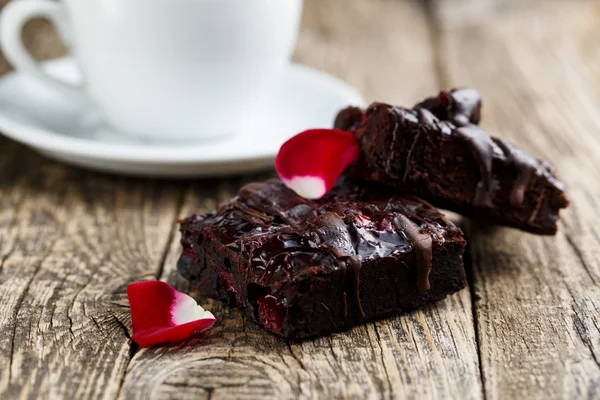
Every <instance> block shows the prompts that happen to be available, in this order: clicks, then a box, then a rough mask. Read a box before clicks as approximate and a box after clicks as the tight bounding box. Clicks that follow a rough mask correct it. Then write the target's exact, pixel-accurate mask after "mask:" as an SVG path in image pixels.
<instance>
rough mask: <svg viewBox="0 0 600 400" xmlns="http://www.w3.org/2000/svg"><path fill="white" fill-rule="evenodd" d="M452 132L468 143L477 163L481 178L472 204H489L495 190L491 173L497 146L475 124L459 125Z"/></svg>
mask: <svg viewBox="0 0 600 400" xmlns="http://www.w3.org/2000/svg"><path fill="white" fill-rule="evenodd" d="M454 134H456V135H457V136H459V137H461V138H463V139H464V140H465V141H466V142H467V143H468V144H469V148H470V149H471V151H472V152H473V155H474V156H475V159H476V160H477V164H478V165H479V174H480V176H481V178H480V181H479V183H478V184H477V190H476V192H475V199H474V200H473V204H474V205H476V206H484V205H486V206H491V205H492V204H491V198H492V196H493V191H494V190H495V187H494V181H493V175H492V162H493V160H494V153H495V152H496V151H497V149H498V146H496V144H495V143H494V141H493V140H492V138H491V137H490V136H489V135H488V134H487V133H486V132H485V131H484V130H483V129H481V128H480V127H478V126H477V125H473V124H467V125H464V126H461V127H460V128H458V129H456V130H455V131H454Z"/></svg>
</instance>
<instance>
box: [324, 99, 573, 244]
mask: <svg viewBox="0 0 600 400" xmlns="http://www.w3.org/2000/svg"><path fill="white" fill-rule="evenodd" d="M480 116H481V97H480V96H479V93H477V91H475V90H474V89H455V90H452V91H449V92H446V91H443V92H441V93H440V95H439V96H437V97H432V98H429V99H426V100H425V101H423V102H421V103H419V104H417V105H416V106H415V107H414V108H412V109H407V108H401V107H394V106H391V105H388V104H383V103H373V104H372V105H371V106H370V107H369V108H368V109H367V110H366V112H363V111H362V110H360V109H357V108H355V107H350V108H348V109H345V110H342V111H341V112H340V113H339V115H338V116H337V118H336V121H335V127H336V128H337V129H343V130H348V131H351V132H355V133H356V135H357V136H358V137H359V139H360V141H361V144H362V149H363V151H362V159H361V160H360V162H359V164H358V166H357V168H355V169H354V173H355V174H356V175H358V176H360V177H361V178H363V179H366V180H369V181H374V182H381V183H385V184H387V185H391V186H394V187H396V188H399V189H402V190H406V191H410V192H411V193H414V194H417V195H419V196H422V197H423V198H425V199H426V200H428V201H430V202H431V203H433V204H434V205H436V206H438V207H441V208H445V209H449V210H452V211H455V212H458V213H461V214H463V215H467V216H470V217H473V218H477V219H479V220H487V221H489V222H491V223H495V224H500V225H507V226H512V227H515V228H519V229H522V230H524V231H529V232H533V233H538V234H548V235H553V234H555V233H556V230H557V221H558V218H559V211H560V210H561V209H562V208H565V207H567V206H568V204H569V202H568V200H567V197H566V195H565V193H564V186H563V184H562V183H561V182H559V181H558V179H557V178H556V173H555V172H554V169H553V168H552V167H551V166H550V165H549V164H548V163H547V162H545V161H543V160H539V159H536V158H535V157H533V156H532V155H530V154H529V153H527V152H525V151H523V150H521V149H519V148H517V147H516V146H514V145H512V144H510V143H509V142H506V141H504V140H502V139H498V138H494V137H490V136H489V135H488V134H487V133H486V132H485V131H483V130H482V129H481V128H480V127H479V126H477V124H478V123H479V120H480Z"/></svg>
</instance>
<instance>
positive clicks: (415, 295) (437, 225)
mask: <svg viewBox="0 0 600 400" xmlns="http://www.w3.org/2000/svg"><path fill="white" fill-rule="evenodd" d="M181 232H182V239H181V243H182V245H183V253H182V255H181V258H180V260H179V263H178V269H179V272H180V273H181V274H182V275H183V276H184V277H185V278H187V279H188V280H189V281H190V282H191V284H192V286H193V287H194V289H195V290H196V291H198V292H199V293H200V294H201V295H205V296H209V297H213V298H217V299H220V300H223V301H226V302H228V303H229V304H230V305H237V306H238V307H240V308H241V309H243V310H245V314H246V317H247V318H248V319H250V320H252V321H254V322H256V323H257V324H259V325H260V326H262V327H263V328H264V329H266V330H267V331H269V332H271V333H273V334H276V335H279V336H282V337H285V338H289V339H302V338H307V337H312V336H318V335H323V334H327V333H330V332H334V331H339V330H342V329H346V328H348V327H351V326H353V325H356V324H360V323H362V322H364V321H369V320H373V319H376V318H381V317H385V316H388V315H392V314H396V313H399V312H401V311H404V310H410V309H413V308H415V307H419V306H421V305H423V304H426V303H429V302H432V301H436V300H440V299H442V298H444V297H445V296H447V295H449V294H451V293H454V292H456V291H458V290H460V289H462V288H463V287H465V285H466V281H465V272H464V267H463V260H462V254H463V251H464V247H465V240H464V238H463V233H462V231H461V230H460V229H459V228H457V227H456V226H454V225H453V224H452V223H451V222H450V221H448V220H447V219H446V218H445V217H444V216H443V215H442V214H440V213H439V212H438V211H437V210H436V209H435V208H433V207H432V206H431V205H430V204H428V203H426V202H424V201H423V200H420V199H418V198H416V197H412V196H401V195H396V194H394V193H390V192H388V191H386V190H384V189H381V188H380V187H375V186H372V185H365V184H361V185H357V184H355V183H354V182H352V181H349V180H347V179H342V180H341V181H340V182H338V184H337V185H336V187H335V188H334V189H333V190H332V191H331V192H330V193H329V194H328V195H327V196H325V197H324V198H323V199H320V200H316V201H311V200H306V199H304V198H301V197H299V196H298V195H296V194H295V193H294V192H292V191H291V190H289V189H288V188H286V187H285V186H284V185H283V183H282V182H281V181H279V180H269V181H267V182H262V183H252V184H249V185H246V186H244V187H243V188H242V189H241V190H240V192H239V194H238V195H237V196H236V197H234V198H233V199H232V200H230V201H229V202H227V203H225V204H222V205H221V206H220V207H219V208H218V210H217V211H216V212H212V213H208V214H204V215H194V216H191V217H189V218H187V219H185V220H184V221H183V222H182V224H181Z"/></svg>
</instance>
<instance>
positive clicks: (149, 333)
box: [127, 281, 215, 347]
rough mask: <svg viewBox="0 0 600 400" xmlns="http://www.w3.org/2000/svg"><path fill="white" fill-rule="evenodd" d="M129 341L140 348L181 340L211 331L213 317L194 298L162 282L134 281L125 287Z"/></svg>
mask: <svg viewBox="0 0 600 400" xmlns="http://www.w3.org/2000/svg"><path fill="white" fill-rule="evenodd" d="M127 297H128V298H129V305H130V307H131V323H132V326H133V334H132V336H131V339H132V340H133V341H134V342H136V343H137V344H139V345H140V346H142V347H148V346H152V345H155V344H159V343H165V342H174V341H180V340H183V339H185V338H187V337H189V336H190V335H192V334H193V333H194V332H196V331H201V330H204V329H207V328H210V327H211V326H212V325H213V324H214V323H215V317H214V316H213V315H212V313H210V312H209V311H205V310H204V309H203V308H202V307H200V306H199V305H198V303H196V301H195V300H194V299H192V298H191V297H190V296H188V295H187V294H185V293H181V292H178V291H177V290H175V289H173V288H172V287H171V286H169V285H168V284H167V283H165V282H161V281H148V282H136V283H132V284H131V285H129V286H128V287H127Z"/></svg>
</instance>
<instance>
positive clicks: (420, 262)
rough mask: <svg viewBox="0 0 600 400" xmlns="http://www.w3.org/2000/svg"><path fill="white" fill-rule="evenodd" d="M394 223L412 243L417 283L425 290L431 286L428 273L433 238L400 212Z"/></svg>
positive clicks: (420, 288) (422, 290)
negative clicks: (415, 260) (415, 261)
mask: <svg viewBox="0 0 600 400" xmlns="http://www.w3.org/2000/svg"><path fill="white" fill-rule="evenodd" d="M394 225H396V229H399V230H401V231H402V232H404V234H405V235H406V238H407V239H408V240H409V241H410V243H411V244H412V245H413V249H414V252H415V257H416V259H417V268H418V281H417V285H418V287H419V290H420V291H421V292H425V291H427V290H429V289H430V287H431V285H430V283H429V273H430V272H431V262H432V258H433V240H432V239H431V235H428V234H426V233H421V230H420V229H419V227H418V226H417V224H415V223H414V222H413V221H411V220H410V219H408V218H407V217H406V216H404V215H402V214H400V215H398V216H397V217H396V218H395V219H394Z"/></svg>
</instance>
